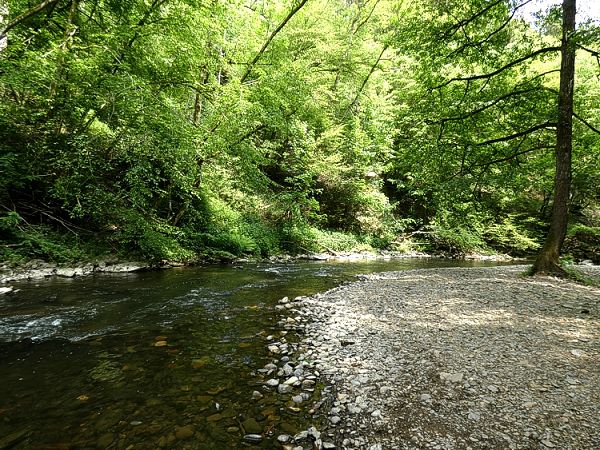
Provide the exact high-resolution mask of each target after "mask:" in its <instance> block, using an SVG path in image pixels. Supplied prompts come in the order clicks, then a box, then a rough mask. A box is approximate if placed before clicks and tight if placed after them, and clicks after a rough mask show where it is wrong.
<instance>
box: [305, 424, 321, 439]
mask: <svg viewBox="0 0 600 450" xmlns="http://www.w3.org/2000/svg"><path fill="white" fill-rule="evenodd" d="M307 433H308V435H309V436H312V437H313V438H314V439H315V440H317V439H321V433H320V432H319V431H318V430H317V429H316V428H315V427H310V428H309V429H308V430H307Z"/></svg>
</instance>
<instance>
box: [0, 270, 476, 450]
mask: <svg viewBox="0 0 600 450" xmlns="http://www.w3.org/2000/svg"><path fill="white" fill-rule="evenodd" d="M476 264H477V265H481V264H480V263H479V264H478V263H475V262H470V263H469V262H462V263H461V265H476ZM443 265H457V262H456V261H440V260H432V259H407V260H394V261H362V262H337V263H335V262H303V263H297V262H295V263H288V264H284V263H281V264H267V263H259V264H256V263H254V264H251V263H246V264H235V265H233V266H223V267H218V266H210V267H198V268H185V269H171V270H167V271H160V272H146V273H135V274H118V275H107V274H104V275H95V276H92V277H87V278H80V279H52V280H45V281H33V282H21V283H14V284H13V286H14V287H15V288H16V289H19V291H18V292H17V293H15V294H14V295H10V296H7V295H5V296H3V297H0V380H1V381H2V383H1V385H0V449H2V448H9V447H11V446H13V447H14V448H55V449H56V448H65V449H66V448H108V447H113V448H122V449H126V448H132V449H133V448H201V449H212V448H214V449H224V448H235V447H240V446H244V447H246V445H244V444H242V443H241V436H242V433H243V432H242V431H241V430H240V424H241V423H242V422H243V421H244V420H246V419H254V420H256V421H257V422H258V423H259V425H260V426H261V427H262V428H263V430H267V431H272V432H273V433H275V436H277V434H279V433H281V432H287V433H293V432H295V431H299V430H300V429H302V427H303V426H305V425H306V422H305V421H306V418H305V416H304V415H303V414H302V413H301V412H300V413H298V412H294V411H292V410H290V409H289V408H287V407H286V405H285V403H282V400H281V399H278V398H277V396H276V395H265V397H264V398H263V399H260V400H259V401H253V400H251V396H252V392H253V391H254V390H256V389H259V385H258V383H259V380H258V378H257V376H256V375H255V373H254V371H255V369H257V368H260V367H263V366H264V365H265V364H266V363H268V362H271V359H270V358H269V356H268V354H267V352H266V350H265V344H266V340H265V338H266V336H267V335H268V334H274V335H275V336H278V332H279V330H276V329H274V324H275V323H276V321H277V319H276V312H275V310H274V309H273V306H274V305H275V303H276V302H277V300H278V299H279V298H281V297H283V296H289V297H294V296H297V295H310V294H313V293H315V292H319V291H323V290H326V289H329V288H331V287H333V286H335V285H337V284H339V283H342V282H344V281H347V280H350V279H352V277H353V276H354V275H356V274H358V273H371V272H379V271H385V270H399V269H406V268H417V267H439V266H443ZM288 337H289V336H288ZM274 445H275V444H274V443H273V440H271V439H268V438H267V439H265V440H264V441H263V442H262V443H261V444H260V446H262V448H273V447H274Z"/></svg>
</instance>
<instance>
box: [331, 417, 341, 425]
mask: <svg viewBox="0 0 600 450" xmlns="http://www.w3.org/2000/svg"><path fill="white" fill-rule="evenodd" d="M341 421H342V419H341V418H340V416H333V417H330V418H329V422H331V424H332V425H337V424H338V423H340V422H341Z"/></svg>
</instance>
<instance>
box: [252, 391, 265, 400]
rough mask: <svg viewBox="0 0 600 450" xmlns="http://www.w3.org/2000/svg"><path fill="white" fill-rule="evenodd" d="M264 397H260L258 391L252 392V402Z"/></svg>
mask: <svg viewBox="0 0 600 450" xmlns="http://www.w3.org/2000/svg"><path fill="white" fill-rule="evenodd" d="M263 397H264V395H262V394H261V393H260V392H258V391H254V392H252V400H260V399H261V398H263Z"/></svg>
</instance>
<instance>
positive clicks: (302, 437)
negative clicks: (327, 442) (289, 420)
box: [294, 431, 308, 444]
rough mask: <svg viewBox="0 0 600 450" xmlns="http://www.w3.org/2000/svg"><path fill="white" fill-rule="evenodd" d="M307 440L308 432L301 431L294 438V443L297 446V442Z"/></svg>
mask: <svg viewBox="0 0 600 450" xmlns="http://www.w3.org/2000/svg"><path fill="white" fill-rule="evenodd" d="M307 439H308V431H301V432H300V433H298V434H296V435H295V436H294V442H295V443H296V444H297V443H299V442H304V441H306V440H307Z"/></svg>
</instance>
